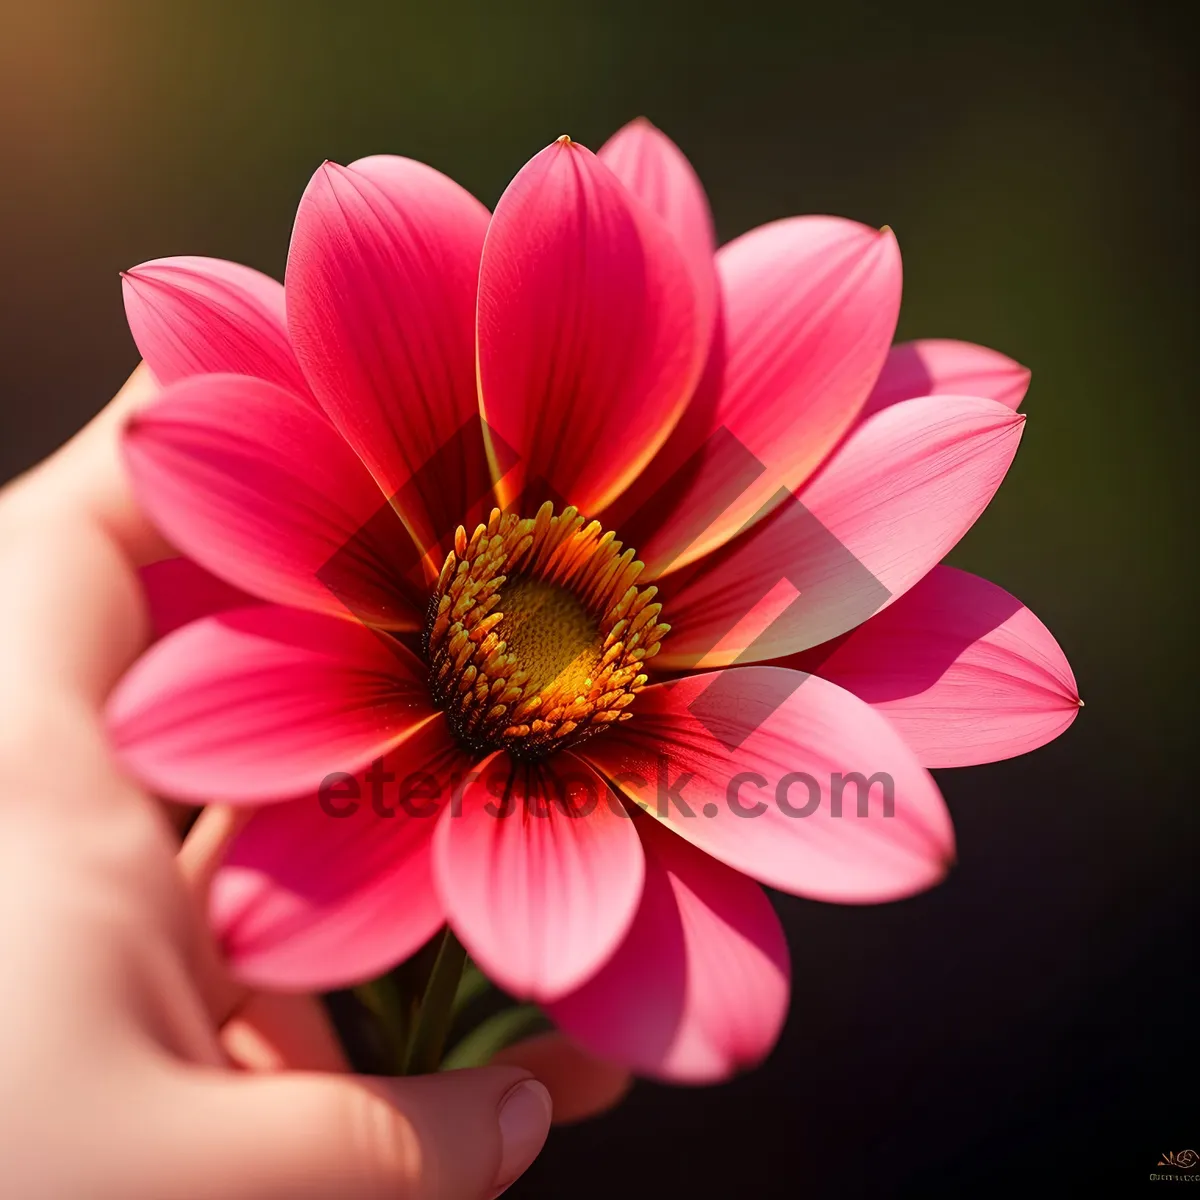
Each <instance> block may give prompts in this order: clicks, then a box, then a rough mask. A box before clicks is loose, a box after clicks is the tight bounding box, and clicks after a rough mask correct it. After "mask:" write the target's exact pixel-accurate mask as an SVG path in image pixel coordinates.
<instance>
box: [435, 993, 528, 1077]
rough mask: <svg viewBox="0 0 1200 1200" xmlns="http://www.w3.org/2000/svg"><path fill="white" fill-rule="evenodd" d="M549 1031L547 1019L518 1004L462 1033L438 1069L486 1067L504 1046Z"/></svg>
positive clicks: (525, 1005)
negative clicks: (462, 1035) (464, 1033)
mask: <svg viewBox="0 0 1200 1200" xmlns="http://www.w3.org/2000/svg"><path fill="white" fill-rule="evenodd" d="M549 1028H551V1026H550V1022H549V1020H548V1019H547V1018H546V1015H545V1013H543V1012H542V1010H541V1009H540V1008H538V1007H537V1006H536V1005H533V1004H522V1005H519V1006H518V1007H516V1008H506V1009H504V1010H503V1011H502V1012H498V1013H496V1014H495V1015H494V1016H491V1017H489V1018H488V1019H487V1020H486V1021H484V1022H483V1023H482V1024H481V1025H477V1026H476V1027H475V1028H474V1029H472V1030H471V1032H470V1033H468V1034H466V1035H465V1036H464V1037H463V1039H462V1041H460V1042H459V1043H458V1044H457V1045H456V1046H455V1047H454V1049H453V1050H451V1051H450V1053H449V1054H447V1055H446V1057H445V1058H444V1059H442V1070H443V1071H457V1070H458V1069H459V1068H460V1067H483V1066H486V1065H487V1064H488V1063H489V1062H490V1061H491V1059H492V1057H493V1055H495V1054H497V1053H498V1052H499V1051H501V1050H503V1049H504V1047H505V1046H511V1045H512V1044H513V1043H514V1042H519V1041H521V1039H522V1038H526V1037H528V1036H529V1035H530V1034H533V1033H541V1032H543V1031H544V1030H547V1029H549Z"/></svg>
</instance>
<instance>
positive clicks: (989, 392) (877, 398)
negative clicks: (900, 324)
mask: <svg viewBox="0 0 1200 1200" xmlns="http://www.w3.org/2000/svg"><path fill="white" fill-rule="evenodd" d="M1029 377H1030V373H1029V368H1028V367H1023V366H1021V364H1020V363H1019V362H1014V361H1013V359H1011V358H1009V357H1008V356H1007V355H1005V354H1001V353H1000V352H999V351H998V350H989V349H988V348H987V347H986V346H976V345H973V344H972V343H971V342H956V341H952V340H949V339H946V338H925V339H924V340H922V341H918V342H899V343H897V344H896V345H895V346H893V347H892V349H891V352H890V353H889V354H888V357H887V362H885V363H884V364H883V370H882V371H881V372H880V375H879V379H878V381H877V382H876V384H875V388H874V390H873V391H872V392H871V395H870V398H869V399H868V400H867V403H866V404H865V405H864V407H863V411H862V417H861V418H860V419H865V418H866V417H869V416H870V415H871V414H872V413H876V412H878V411H879V410H880V409H881V408H887V407H888V405H890V404H897V403H898V402H899V401H901V400H912V399H914V398H915V397H917V396H947V395H949V396H986V397H987V398H988V399H990V400H999V401H1000V403H1001V404H1003V405H1004V406H1005V407H1006V408H1011V409H1016V408H1018V407H1019V406H1020V404H1021V401H1022V400H1023V399H1024V398H1025V393H1026V391H1028V389H1029Z"/></svg>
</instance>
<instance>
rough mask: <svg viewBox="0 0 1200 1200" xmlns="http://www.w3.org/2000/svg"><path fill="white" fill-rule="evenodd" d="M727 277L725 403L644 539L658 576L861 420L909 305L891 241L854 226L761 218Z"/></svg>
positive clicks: (719, 384)
mask: <svg viewBox="0 0 1200 1200" xmlns="http://www.w3.org/2000/svg"><path fill="white" fill-rule="evenodd" d="M717 271H718V275H719V277H720V281H721V292H722V296H723V301H724V303H723V327H722V328H721V329H720V330H719V332H718V339H719V340H718V342H717V344H716V346H715V348H714V360H713V364H712V367H711V370H710V375H707V376H706V377H705V381H704V389H703V390H705V391H707V389H708V388H710V387H715V388H716V389H717V394H716V398H715V404H714V405H713V407H712V408H711V411H710V412H709V413H708V414H707V428H706V429H703V430H700V431H699V432H700V434H701V435H702V436H701V437H700V438H699V440H698V441H697V447H696V448H697V450H698V451H699V458H698V459H694V460H691V461H690V462H689V464H688V467H687V473H688V474H687V477H688V479H689V482H688V485H687V487H685V488H683V489H682V490H678V491H677V494H673V495H672V496H671V499H670V503H669V505H668V506H667V507H666V508H665V511H664V512H663V514H662V516H661V517H660V518H659V524H658V527H657V529H656V530H655V531H654V532H652V533H649V534H643V533H641V532H639V533H638V541H637V543H636V544H637V547H638V550H639V552H640V555H641V557H642V559H643V560H644V561H645V562H646V564H647V566H648V567H649V568H650V570H651V571H652V572H655V573H661V572H663V571H665V570H668V569H675V568H678V567H681V566H684V565H686V564H687V563H689V562H691V561H692V560H694V559H696V558H698V557H700V556H701V555H703V554H706V553H708V552H710V551H712V550H713V549H715V548H716V547H718V546H720V545H722V544H723V543H724V542H726V541H728V540H729V539H730V538H732V537H733V536H735V535H736V534H737V533H739V532H740V531H741V530H742V529H743V528H744V527H745V526H746V525H747V524H748V523H750V522H751V521H752V520H754V519H756V518H757V517H759V516H761V515H762V514H763V513H764V512H766V511H769V509H770V507H772V506H773V505H774V504H776V503H778V501H779V499H780V498H781V497H782V495H784V494H786V492H788V491H792V490H794V489H795V488H797V487H798V486H800V485H801V484H802V483H804V481H805V480H806V479H807V478H808V477H809V476H810V475H811V474H812V473H813V471H814V470H816V468H817V467H818V465H819V464H820V463H821V461H822V460H823V459H824V458H825V457H826V455H827V454H828V453H829V452H830V450H832V449H833V447H834V446H835V445H837V443H838V441H839V440H840V438H841V437H842V435H843V434H844V433H845V431H846V430H847V429H848V428H849V427H850V425H851V424H852V423H853V421H854V420H855V418H856V417H857V416H858V414H859V411H860V410H861V408H862V406H863V402H864V401H865V400H866V398H867V395H868V393H869V392H870V390H871V387H872V385H873V384H874V383H875V380H876V378H877V377H878V375H879V371H880V368H881V367H882V366H883V363H884V360H885V358H886V357H887V352H888V347H889V346H890V344H891V340H892V335H893V333H894V331H895V327H896V319H897V316H898V314H899V311H900V288H901V265H900V250H899V247H898V246H897V244H896V239H895V237H894V236H893V235H892V233H891V231H890V230H885V231H883V232H880V231H879V230H876V229H870V228H868V227H867V226H865V225H859V224H858V223H856V222H854V221H845V220H841V219H839V218H835V217H795V218H792V219H790V220H786V221H776V222H774V223H772V224H770V225H763V226H762V227H760V228H758V229H754V230H751V231H750V232H749V233H747V234H745V235H744V236H742V237H740V238H737V239H736V240H734V241H732V242H730V243H729V244H728V245H726V246H723V247H721V249H720V250H719V251H718V253H717ZM720 339H723V342H722V341H721V340H720ZM712 372H715V373H716V374H715V378H714V377H712ZM698 399H699V397H698ZM690 416H691V414H689V417H690ZM706 438H707V440H705V439H706ZM700 443H703V448H702V449H700ZM731 446H732V447H733V448H734V450H736V452H734V450H731ZM671 490H672V491H673V492H676V489H671ZM697 512H702V513H704V514H705V519H704V521H703V523H702V524H701V525H700V526H699V527H697V523H696V513H697Z"/></svg>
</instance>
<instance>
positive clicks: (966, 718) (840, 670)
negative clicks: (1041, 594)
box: [792, 566, 1080, 767]
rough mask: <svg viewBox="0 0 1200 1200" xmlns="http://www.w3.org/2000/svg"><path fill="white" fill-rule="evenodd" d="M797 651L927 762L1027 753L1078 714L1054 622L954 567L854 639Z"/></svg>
mask: <svg viewBox="0 0 1200 1200" xmlns="http://www.w3.org/2000/svg"><path fill="white" fill-rule="evenodd" d="M796 658H797V661H796V662H795V663H794V664H792V665H795V666H799V667H805V666H807V669H809V670H812V671H816V672H819V673H820V674H821V675H822V676H824V678H826V679H829V680H832V681H833V682H834V683H836V684H838V685H840V686H841V687H844V688H846V689H847V690H848V691H851V692H853V693H854V694H855V695H856V696H859V697H861V698H862V699H863V700H865V701H867V703H868V704H871V705H873V706H874V707H875V708H876V709H878V710H879V711H880V712H882V713H883V714H884V715H885V716H887V717H888V719H889V720H890V721H891V722H892V724H893V725H894V726H895V727H896V728H897V729H898V730H899V731H900V733H901V735H902V736H903V738H904V740H905V741H906V742H907V743H908V744H909V745H910V746H911V747H912V748H913V749H914V750H915V751H916V752H917V755H918V756H919V757H920V759H921V761H922V762H923V763H924V764H925V765H926V766H927V767H968V766H973V765H975V764H976V763H985V762H995V761H997V760H998V759H1001V758H1012V757H1013V756H1014V755H1016V754H1024V753H1026V752H1027V751H1029V750H1035V749H1037V747H1038V746H1042V745H1045V743H1046V742H1049V741H1052V740H1053V739H1054V738H1056V737H1058V735H1059V734H1060V733H1062V732H1063V730H1064V729H1066V728H1067V726H1068V725H1070V724H1071V722H1072V721H1073V720H1074V719H1075V716H1076V714H1077V713H1078V712H1079V705H1080V700H1079V691H1078V689H1077V688H1076V686H1075V676H1074V675H1073V674H1072V673H1071V668H1070V665H1069V664H1068V663H1067V659H1066V656H1065V655H1064V654H1063V652H1062V650H1061V649H1060V648H1059V645H1058V643H1057V642H1056V641H1055V640H1054V637H1053V635H1052V634H1051V633H1050V631H1049V630H1048V629H1047V628H1046V627H1045V625H1043V624H1042V623H1041V621H1039V620H1038V619H1037V617H1035V616H1034V615H1033V613H1032V612H1030V611H1029V609H1027V608H1026V607H1025V606H1024V605H1023V604H1022V603H1021V602H1020V601H1019V600H1017V599H1016V598H1015V597H1013V596H1010V595H1009V594H1008V592H1006V591H1004V589H1003V588H999V587H997V586H996V585H995V584H994V583H989V582H988V581H987V580H986V579H980V578H979V577H978V576H977V575H970V574H968V573H967V572H966V571H958V570H955V569H954V568H953V567H944V566H941V567H934V569H933V570H932V571H930V573H929V574H928V575H926V576H925V578H924V579H922V580H921V581H920V582H919V583H918V584H916V585H915V586H914V587H913V588H912V590H911V591H909V592H907V593H906V594H905V595H904V596H902V597H901V598H900V599H899V600H898V601H897V602H896V603H895V604H893V605H891V607H889V608H886V609H885V610H884V611H883V612H881V613H879V614H878V616H875V617H872V618H871V619H870V620H869V621H868V622H867V623H866V624H865V625H861V626H859V628H858V629H855V630H854V631H853V632H852V633H850V634H849V635H848V636H847V637H846V638H845V639H844V640H842V641H840V642H837V643H835V644H834V645H833V646H831V647H824V646H819V647H817V648H816V649H814V650H810V651H808V652H807V653H806V654H803V655H798V656H796Z"/></svg>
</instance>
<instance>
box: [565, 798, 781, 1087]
mask: <svg viewBox="0 0 1200 1200" xmlns="http://www.w3.org/2000/svg"><path fill="white" fill-rule="evenodd" d="M636 824H637V828H638V830H639V832H640V833H641V836H642V846H643V849H644V850H645V852H646V883H645V887H644V889H643V891H642V902H641V905H640V906H639V908H638V911H637V916H636V917H635V918H634V922H633V925H632V927H631V928H630V930H629V934H628V935H627V936H626V938H625V940H624V941H623V942H622V943H621V945H620V947H619V949H618V950H617V952H616V953H615V954H614V955H613V956H612V958H610V959H609V960H608V962H606V963H605V964H604V966H603V967H601V968H600V970H599V972H598V973H597V974H596V975H594V976H593V977H592V978H591V979H589V980H588V981H587V982H586V983H585V984H584V985H583V986H582V987H581V988H579V989H578V990H577V991H575V992H572V993H571V994H570V995H568V996H564V997H563V998H562V999H561V1000H557V1001H555V1002H554V1003H553V1004H551V1005H550V1006H549V1008H548V1010H547V1011H548V1015H549V1016H550V1017H551V1018H552V1019H553V1020H554V1022H555V1023H556V1024H557V1025H558V1026H559V1027H560V1028H561V1029H562V1030H563V1031H564V1032H565V1033H567V1034H569V1035H570V1036H571V1037H572V1038H574V1039H575V1040H576V1041H577V1042H579V1043H580V1044H581V1045H583V1046H584V1047H585V1048H586V1049H587V1050H589V1051H591V1053H593V1054H595V1055H597V1056H598V1057H600V1058H604V1059H608V1060H610V1061H612V1062H618V1063H621V1064H623V1065H624V1066H627V1067H629V1068H631V1069H632V1070H634V1071H638V1072H639V1073H641V1074H643V1075H650V1076H654V1077H656V1078H659V1079H666V1080H670V1081H671V1082H674V1083H715V1082H719V1081H720V1080H722V1079H726V1078H728V1077H729V1076H730V1075H732V1074H734V1073H735V1072H736V1071H738V1070H741V1069H743V1068H746V1067H751V1066H754V1065H756V1064H757V1063H758V1062H760V1061H761V1060H762V1059H763V1058H765V1057H766V1056H767V1054H769V1053H770V1051H771V1048H772V1047H773V1046H774V1045H775V1042H776V1040H777V1039H778V1037H779V1033H780V1030H781V1029H782V1028H783V1022H784V1018H785V1017H786V1016H787V1005H788V979H789V974H790V971H789V966H788V950H787V943H786V942H785V940H784V936H783V930H782V928H781V927H780V924H779V918H778V917H777V916H776V915H775V910H774V909H773V908H772V907H771V902H770V901H769V900H768V899H767V897H766V895H765V894H764V893H763V890H762V888H760V887H759V886H758V885H757V884H756V883H754V882H753V881H752V880H750V879H747V878H746V876H744V875H740V874H738V872H737V871H733V870H731V869H730V868H729V867H726V866H725V865H724V864H722V863H719V862H717V860H716V859H714V858H710V857H709V856H708V855H706V854H702V853H700V851H698V850H696V849H694V848H693V847H692V846H690V845H689V844H688V843H687V842H685V841H684V840H683V839H682V838H679V837H676V836H675V835H674V834H672V833H670V832H669V831H667V830H666V829H665V828H663V826H661V825H660V824H659V823H658V822H657V821H652V820H650V819H649V818H639V819H638V821H637V823H636Z"/></svg>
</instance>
